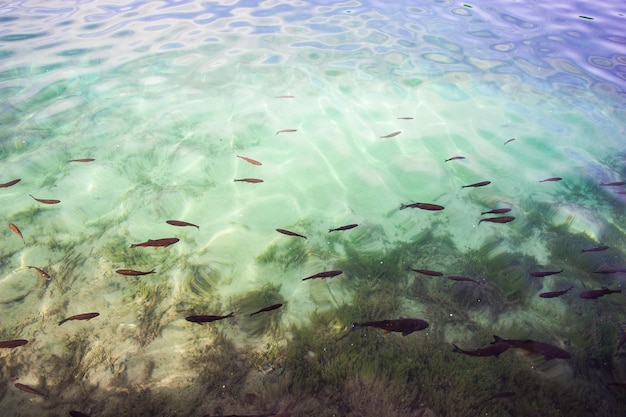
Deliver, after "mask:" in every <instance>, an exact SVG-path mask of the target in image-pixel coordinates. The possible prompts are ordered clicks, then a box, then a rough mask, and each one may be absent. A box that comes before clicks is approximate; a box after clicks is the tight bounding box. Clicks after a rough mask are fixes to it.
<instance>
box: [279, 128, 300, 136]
mask: <svg viewBox="0 0 626 417" xmlns="http://www.w3.org/2000/svg"><path fill="white" fill-rule="evenodd" d="M297 131H298V129H283V130H279V131H278V132H276V134H277V135H278V134H279V133H294V132H297Z"/></svg>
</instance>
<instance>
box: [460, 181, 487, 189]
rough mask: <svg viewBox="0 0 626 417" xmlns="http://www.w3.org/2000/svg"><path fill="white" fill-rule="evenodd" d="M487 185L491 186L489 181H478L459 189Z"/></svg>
mask: <svg viewBox="0 0 626 417" xmlns="http://www.w3.org/2000/svg"><path fill="white" fill-rule="evenodd" d="M489 184H491V181H480V182H475V183H474V184H469V185H464V186H462V187H461V188H468V187H484V186H485V185H489Z"/></svg>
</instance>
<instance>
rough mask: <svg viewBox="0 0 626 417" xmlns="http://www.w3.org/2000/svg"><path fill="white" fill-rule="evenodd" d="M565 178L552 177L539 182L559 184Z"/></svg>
mask: <svg viewBox="0 0 626 417" xmlns="http://www.w3.org/2000/svg"><path fill="white" fill-rule="evenodd" d="M562 179H563V178H561V177H551V178H546V179H545V180H541V181H539V182H557V181H561V180H562Z"/></svg>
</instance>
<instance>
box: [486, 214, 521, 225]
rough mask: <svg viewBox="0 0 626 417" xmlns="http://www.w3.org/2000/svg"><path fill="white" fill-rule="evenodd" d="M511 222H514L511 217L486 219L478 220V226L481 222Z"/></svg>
mask: <svg viewBox="0 0 626 417" xmlns="http://www.w3.org/2000/svg"><path fill="white" fill-rule="evenodd" d="M513 220H515V217H513V216H501V217H487V218H486V219H480V221H479V222H478V224H481V223H482V222H489V223H509V222H512V221H513Z"/></svg>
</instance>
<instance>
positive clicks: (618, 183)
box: [600, 181, 626, 187]
mask: <svg viewBox="0 0 626 417" xmlns="http://www.w3.org/2000/svg"><path fill="white" fill-rule="evenodd" d="M624 184H626V181H615V182H601V183H600V187H619V186H621V185H624Z"/></svg>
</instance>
